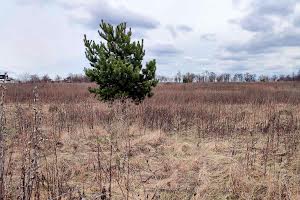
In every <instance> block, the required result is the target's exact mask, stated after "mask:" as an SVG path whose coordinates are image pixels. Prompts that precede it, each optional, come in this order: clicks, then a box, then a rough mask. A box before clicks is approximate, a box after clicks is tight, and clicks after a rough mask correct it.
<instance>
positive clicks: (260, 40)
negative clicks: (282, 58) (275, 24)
mask: <svg viewBox="0 0 300 200" xmlns="http://www.w3.org/2000/svg"><path fill="white" fill-rule="evenodd" d="M282 47H300V33H299V32H296V31H285V32H282V33H265V34H257V35H256V36H255V37H254V38H253V39H251V40H250V41H248V42H246V43H244V44H235V45H230V46H228V47H227V50H228V51H230V52H247V53H249V54H259V53H269V52H273V51H274V50H275V49H276V48H282Z"/></svg>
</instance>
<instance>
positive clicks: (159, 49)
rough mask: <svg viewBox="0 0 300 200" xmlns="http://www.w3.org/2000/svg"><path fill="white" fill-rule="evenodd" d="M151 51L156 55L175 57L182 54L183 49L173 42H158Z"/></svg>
mask: <svg viewBox="0 0 300 200" xmlns="http://www.w3.org/2000/svg"><path fill="white" fill-rule="evenodd" d="M150 53H151V54H153V55H155V56H162V57H173V56H177V55H180V54H182V53H183V51H182V50H179V49H177V48H176V47H175V46H173V45H171V44H158V45H156V46H155V47H153V48H151V49H150Z"/></svg>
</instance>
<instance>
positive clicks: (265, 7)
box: [230, 0, 299, 32]
mask: <svg viewBox="0 0 300 200" xmlns="http://www.w3.org/2000/svg"><path fill="white" fill-rule="evenodd" d="M297 2H299V0H276V1H275V0H263V1H262V0H253V1H252V3H251V4H250V7H249V10H250V12H249V13H248V14H247V15H246V16H245V17H244V18H242V19H241V20H237V19H234V20H231V21H230V22H231V23H235V24H239V25H240V26H241V28H242V29H244V30H247V31H251V32H267V31H272V29H273V27H274V25H275V23H274V21H273V20H272V19H271V17H272V16H276V17H280V18H284V17H287V16H289V15H291V14H292V13H293V12H294V9H295V6H296V4H297Z"/></svg>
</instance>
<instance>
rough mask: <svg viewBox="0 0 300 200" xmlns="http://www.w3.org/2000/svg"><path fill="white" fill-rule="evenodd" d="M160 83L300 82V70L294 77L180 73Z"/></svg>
mask: <svg viewBox="0 0 300 200" xmlns="http://www.w3.org/2000/svg"><path fill="white" fill-rule="evenodd" d="M157 79H158V80H159V82H177V83H192V82H275V81H300V70H299V71H298V73H297V74H295V73H293V74H292V75H272V76H268V75H259V76H257V75H256V74H252V73H244V74H243V73H236V74H230V73H222V74H216V73H214V72H208V71H206V72H204V73H202V74H194V73H189V72H188V73H186V74H181V73H180V72H178V73H177V74H176V75H175V76H174V77H167V76H157Z"/></svg>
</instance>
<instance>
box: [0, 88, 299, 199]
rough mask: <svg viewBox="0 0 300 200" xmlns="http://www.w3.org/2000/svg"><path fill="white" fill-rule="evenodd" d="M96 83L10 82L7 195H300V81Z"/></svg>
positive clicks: (4, 124)
mask: <svg viewBox="0 0 300 200" xmlns="http://www.w3.org/2000/svg"><path fill="white" fill-rule="evenodd" d="M88 87H89V84H72V83H70V84H67V83H51V84H50V83H49V84H39V85H37V87H36V88H35V86H34V85H32V84H11V85H6V90H4V89H2V90H3V91H4V93H3V98H4V99H3V98H2V104H1V105H0V129H1V132H2V133H4V135H3V138H0V139H2V144H1V145H2V147H3V148H2V149H3V152H4V154H3V159H2V160H0V163H3V169H4V170H3V174H0V179H1V178H2V179H3V183H2V185H1V181H0V193H1V195H2V197H3V199H22V200H29V199H49V200H58V199H142V200H143V199H164V200H169V199H174V200H175V199H176V200H177V199H178V200H179V199H245V200H246V199H257V200H259V199H262V200H263V199H268V200H272V199H294V200H297V199H300V150H299V148H300V144H299V142H300V83H299V82H284V83H283V82H276V83H227V84H226V83H204V84H159V85H158V86H157V87H156V88H155V90H154V96H153V97H152V98H150V99H147V100H145V101H144V102H143V103H142V104H140V105H131V104H130V103H126V104H125V105H123V104H120V103H115V104H113V105H107V104H104V103H101V102H99V101H97V100H96V99H95V98H94V97H93V96H92V95H90V94H89V92H88V91H87V88H88ZM0 141H1V140H0ZM0 150H1V149H0ZM1 166H2V165H1V164H0V167H1ZM1 195H0V196H1Z"/></svg>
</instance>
